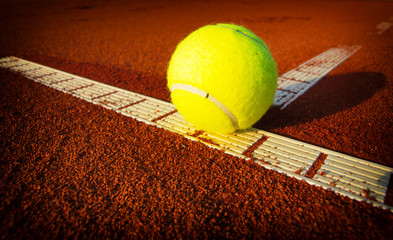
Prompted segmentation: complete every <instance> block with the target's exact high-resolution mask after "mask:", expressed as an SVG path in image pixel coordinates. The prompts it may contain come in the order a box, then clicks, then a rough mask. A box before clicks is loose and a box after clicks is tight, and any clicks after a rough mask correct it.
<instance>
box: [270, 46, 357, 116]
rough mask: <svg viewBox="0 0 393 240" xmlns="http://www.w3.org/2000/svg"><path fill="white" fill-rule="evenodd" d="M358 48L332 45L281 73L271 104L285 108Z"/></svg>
mask: <svg viewBox="0 0 393 240" xmlns="http://www.w3.org/2000/svg"><path fill="white" fill-rule="evenodd" d="M359 49H360V46H357V45H355V46H338V47H334V48H331V49H329V50H327V51H325V52H323V53H321V54H319V55H318V56H316V57H314V58H312V59H310V60H308V61H307V62H305V63H303V64H301V65H299V66H298V67H296V68H294V69H292V70H290V71H289V72H287V73H285V74H283V75H282V76H281V77H279V78H278V84H277V91H276V95H275V97H274V103H273V105H274V106H276V107H279V108H281V109H284V108H286V107H287V106H288V105H289V104H290V103H292V102H293V101H295V100H296V99H297V98H298V97H300V96H301V95H303V94H304V93H305V92H306V91H307V90H308V89H310V88H311V87H312V86H314V85H315V84H316V83H317V82H318V81H319V80H321V79H322V78H323V77H325V76H326V75H327V74H328V73H330V72H331V71H332V70H333V69H335V68H336V67H338V66H339V65H340V64H341V63H342V62H344V61H345V60H347V59H348V58H349V57H350V56H351V55H353V54H354V53H355V52H357V51H358V50H359Z"/></svg>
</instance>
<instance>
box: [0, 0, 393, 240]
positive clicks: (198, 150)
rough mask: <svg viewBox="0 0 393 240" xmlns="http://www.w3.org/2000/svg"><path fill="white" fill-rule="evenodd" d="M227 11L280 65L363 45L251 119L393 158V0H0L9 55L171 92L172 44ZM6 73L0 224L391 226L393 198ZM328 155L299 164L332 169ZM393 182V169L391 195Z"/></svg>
mask: <svg viewBox="0 0 393 240" xmlns="http://www.w3.org/2000/svg"><path fill="white" fill-rule="evenodd" d="M220 22H231V23H235V24H238V25H243V26H245V27H247V28H249V29H250V30H252V31H253V32H254V33H256V34H257V35H258V36H260V37H261V38H262V39H263V40H264V41H265V42H266V44H267V45H268V46H269V48H270V51H271V53H272V55H273V57H274V59H275V60H276V62H277V67H278V75H279V76H282V75H283V74H285V73H287V72H289V71H291V70H292V69H295V68H296V67H297V66H299V65H301V64H302V63H304V62H307V61H308V60H310V59H312V58H313V57H315V56H317V55H319V54H321V53H323V52H325V51H327V50H329V49H331V48H335V47H340V46H356V47H360V48H357V49H358V50H357V51H356V52H355V53H354V54H353V55H352V56H350V57H349V58H348V59H346V60H345V61H343V62H342V63H341V64H339V65H338V66H337V67H336V68H334V69H333V70H332V71H331V72H330V73H329V74H327V75H326V76H324V77H323V78H322V79H321V80H319V82H318V83H316V84H315V85H314V86H313V87H311V88H310V89H308V90H307V91H306V92H305V93H304V94H302V95H301V96H299V97H298V98H297V99H296V100H294V101H293V102H291V103H290V104H288V106H286V107H285V108H284V109H281V108H279V107H272V108H271V109H270V110H269V111H268V112H267V114H266V115H265V116H264V117H263V118H262V119H261V120H260V121H259V122H258V123H256V124H255V125H254V127H255V128H256V129H261V130H264V131H268V132H271V133H274V134H278V135H280V136H284V137H288V138H290V139H295V140H298V141H301V142H304V143H307V144H312V145H315V146H319V147H322V148H324V149H329V150H331V151H335V152H338V153H344V154H346V155H349V156H353V157H356V158H359V159H364V160H366V161H369V162H372V163H377V164H380V165H382V166H386V167H393V158H392V156H393V148H392V144H393V135H392V133H393V98H392V95H393V64H392V62H393V54H392V53H393V28H391V27H390V26H391V25H392V24H393V2H391V1H329V0H321V1H317V0H315V1H306V0H302V1H289V0H288V1H251V0H245V1H233V2H230V1H188V2H187V1H163V2H161V1H141V2H131V1H90V2H89V1H55V2H52V1H28V0H17V1H2V2H1V3H0V34H1V37H0V58H4V57H8V56H15V57H18V58H23V59H26V60H29V61H32V62H35V63H39V64H42V65H45V66H49V67H52V68H55V69H59V70H62V71H65V72H69V73H72V74H74V75H77V76H81V77H85V78H88V79H93V80H95V81H98V82H101V83H106V84H109V85H111V86H116V87H118V88H121V89H125V90H129V91H132V92H135V93H138V94H144V95H146V96H149V97H152V98H155V99H159V100H163V101H166V102H170V92H169V90H168V89H167V87H166V70H167V65H168V62H169V60H170V57H171V55H172V53H173V52H174V50H175V48H176V45H177V44H178V43H179V42H180V41H181V40H182V39H183V38H184V37H186V36H187V35H188V34H189V33H190V32H192V31H194V30H195V29H197V28H199V27H202V26H204V25H207V24H211V23H220ZM0 76H1V77H0V84H1V85H0V91H1V94H0V136H1V138H0V139H1V140H0V156H1V158H0V159H1V164H0V173H1V174H0V191H1V192H0V236H1V239H32V238H41V239H48V238H49V239H53V238H83V239H86V238H87V239H103V238H107V239H117V238H126V239H151V238H154V239H173V238H180V239H182V238H184V239H195V238H196V239H200V238H203V239H205V238H207V239H221V238H228V239H242V238H246V239H249V238H255V239H342V238H346V239H389V238H392V233H393V213H392V211H391V209H386V208H382V207H379V206H375V205H372V204H371V203H370V201H368V202H367V201H359V200H354V199H352V198H350V197H347V196H343V195H342V194H338V193H337V192H334V191H332V190H329V189H326V188H322V187H319V186H314V185H311V184H309V183H308V182H306V181H304V180H299V179H297V178H294V177H292V176H288V175H287V174H284V173H280V172H278V171H275V170H271V169H270V168H267V167H264V166H263V164H256V163H254V162H253V161H252V160H250V159H249V158H241V157H236V156H233V155H230V154H227V153H225V152H224V151H222V150H218V149H216V148H212V147H210V146H209V144H206V143H208V140H209V139H206V138H204V137H203V136H204V135H203V133H200V132H196V133H195V134H196V135H195V136H197V135H198V136H201V137H200V139H199V140H201V141H192V140H190V139H189V138H185V137H184V136H182V135H180V134H178V133H174V132H172V131H168V130H165V129H162V128H158V127H156V126H154V125H148V124H146V123H144V122H141V121H138V120H137V119H135V118H132V117H127V116H124V115H122V114H119V113H118V112H115V111H112V110H110V109H106V108H103V107H102V106H99V105H95V104H92V103H90V102H87V101H84V100H82V99H80V98H76V97H74V96H72V95H70V94H66V93H63V92H61V91H58V90H55V89H53V88H50V87H47V86H45V85H43V84H40V83H37V82H35V81H32V80H31V79H28V78H27V77H26V76H24V75H23V74H21V73H19V72H15V71H12V70H10V69H7V68H0ZM265 140H266V139H265V138H262V139H261V140H259V141H257V145H258V146H262V145H263V144H264V141H265ZM254 150H255V149H252V147H251V148H250V149H249V151H248V152H244V154H245V155H248V156H252V155H251V154H252V152H253V151H254ZM325 158H326V155H324V154H321V155H319V156H318V158H317V159H316V161H315V164H313V166H312V168H310V170H309V172H308V173H307V174H308V175H306V176H305V178H306V177H308V178H309V177H310V174H311V175H318V174H320V175H321V176H322V175H324V174H325V173H324V172H320V171H319V172H318V169H319V168H320V167H321V164H323V162H324V161H325ZM261 161H263V159H261ZM300 170H301V169H300ZM300 170H299V171H298V172H297V173H298V174H300V172H301V171H300ZM311 177H312V176H311ZM387 177H388V178H389V177H390V176H387ZM335 183H336V182H334V181H332V184H331V185H332V186H333V185H335ZM392 189H393V183H392V178H390V184H389V186H388V189H387V190H386V194H385V197H384V199H382V203H383V204H385V205H386V206H393V196H392ZM368 191H369V190H368V189H365V193H364V194H363V195H364V197H365V199H366V198H367V197H368V198H369V199H370V200H371V202H372V201H373V197H372V194H373V193H372V191H370V192H368ZM374 200H375V199H374ZM380 202H381V201H380Z"/></svg>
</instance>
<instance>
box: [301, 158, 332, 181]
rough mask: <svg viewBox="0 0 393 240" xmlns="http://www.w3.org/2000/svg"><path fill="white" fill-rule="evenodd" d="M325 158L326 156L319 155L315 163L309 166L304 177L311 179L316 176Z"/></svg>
mask: <svg viewBox="0 0 393 240" xmlns="http://www.w3.org/2000/svg"><path fill="white" fill-rule="evenodd" d="M327 156H328V155H327V154H324V153H320V154H319V156H318V157H317V159H315V161H314V162H313V164H312V165H311V167H310V169H308V171H307V172H306V174H305V176H306V177H308V178H313V177H314V176H315V174H317V172H318V170H319V169H321V167H322V165H323V162H324V161H325V160H326V158H327Z"/></svg>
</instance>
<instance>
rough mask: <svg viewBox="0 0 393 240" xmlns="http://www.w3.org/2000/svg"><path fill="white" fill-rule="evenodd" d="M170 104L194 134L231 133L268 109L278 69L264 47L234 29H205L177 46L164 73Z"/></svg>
mask: <svg viewBox="0 0 393 240" xmlns="http://www.w3.org/2000/svg"><path fill="white" fill-rule="evenodd" d="M167 80H168V88H169V89H170V91H171V100H172V102H173V104H174V105H175V106H176V108H177V110H178V111H179V113H180V114H181V115H182V116H183V117H184V118H185V119H186V120H187V121H188V122H190V123H191V124H193V125H195V126H196V127H197V128H198V129H201V130H207V131H211V132H220V133H232V132H234V131H236V130H238V129H246V128H249V127H251V126H252V125H253V124H254V123H256V122H257V121H258V120H259V119H260V118H261V117H262V116H263V115H264V114H265V113H266V111H267V110H268V109H269V107H270V106H271V105H272V104H273V99H274V95H275V92H276V87H277V67H276V63H275V62H274V59H273V58H272V56H271V54H270V51H269V49H268V47H267V46H266V44H265V43H264V42H263V41H262V40H261V39H260V38H259V37H257V36H256V35H255V34H253V33H252V32H251V31H250V30H248V29H246V28H245V27H242V26H237V25H234V24H215V25H207V26H204V27H202V28H199V29H197V30H196V31H194V32H192V33H191V34H190V35H188V36H187V37H186V38H185V39H184V40H183V41H181V42H180V43H179V44H178V46H177V47H176V50H175V52H174V53H173V55H172V58H171V60H170V62H169V67H168V72H167Z"/></svg>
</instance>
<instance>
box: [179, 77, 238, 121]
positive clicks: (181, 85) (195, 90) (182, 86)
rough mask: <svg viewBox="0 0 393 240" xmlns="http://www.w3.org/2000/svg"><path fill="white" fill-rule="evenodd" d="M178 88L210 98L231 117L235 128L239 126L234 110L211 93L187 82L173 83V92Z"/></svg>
mask: <svg viewBox="0 0 393 240" xmlns="http://www.w3.org/2000/svg"><path fill="white" fill-rule="evenodd" d="M176 89H180V90H184V91H188V92H191V93H193V94H196V95H199V96H201V97H203V98H206V99H208V100H210V101H211V102H212V103H214V104H215V105H216V106H217V107H218V108H219V109H221V111H223V112H224V113H225V114H226V115H227V116H228V117H229V118H230V119H231V121H232V125H233V127H234V128H235V129H238V128H239V125H238V122H237V119H236V117H235V116H234V115H233V114H232V112H231V111H230V110H229V109H228V108H227V107H225V105H224V104H222V103H221V102H220V101H219V100H218V99H216V98H215V97H213V96H212V95H211V94H209V93H207V92H205V91H203V90H202V89H199V88H197V87H194V86H192V85H189V84H185V83H175V84H173V85H172V87H171V92H173V91H174V90H176Z"/></svg>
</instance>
